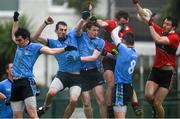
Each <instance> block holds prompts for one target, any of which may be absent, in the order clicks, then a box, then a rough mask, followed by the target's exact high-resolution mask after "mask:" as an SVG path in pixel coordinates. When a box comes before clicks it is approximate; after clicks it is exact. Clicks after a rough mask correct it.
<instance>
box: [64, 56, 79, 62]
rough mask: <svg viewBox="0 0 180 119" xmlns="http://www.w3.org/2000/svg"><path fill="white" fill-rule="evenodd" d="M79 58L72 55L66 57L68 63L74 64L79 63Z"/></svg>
mask: <svg viewBox="0 0 180 119" xmlns="http://www.w3.org/2000/svg"><path fill="white" fill-rule="evenodd" d="M80 60H81V59H80V57H79V56H73V55H69V56H67V61H69V62H75V61H80Z"/></svg>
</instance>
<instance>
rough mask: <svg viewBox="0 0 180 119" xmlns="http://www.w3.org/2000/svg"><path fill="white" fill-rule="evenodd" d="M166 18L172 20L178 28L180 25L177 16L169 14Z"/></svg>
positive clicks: (173, 24)
mask: <svg viewBox="0 0 180 119" xmlns="http://www.w3.org/2000/svg"><path fill="white" fill-rule="evenodd" d="M165 19H167V20H168V21H171V22H172V26H173V27H176V28H177V27H178V20H177V18H175V17H172V16H167V17H166V18H165Z"/></svg>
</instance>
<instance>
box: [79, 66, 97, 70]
mask: <svg viewBox="0 0 180 119" xmlns="http://www.w3.org/2000/svg"><path fill="white" fill-rule="evenodd" d="M95 69H97V67H88V68H83V69H81V71H89V70H95Z"/></svg>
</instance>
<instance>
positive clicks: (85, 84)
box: [80, 68, 104, 91]
mask: <svg viewBox="0 0 180 119" xmlns="http://www.w3.org/2000/svg"><path fill="white" fill-rule="evenodd" d="M80 73H81V76H82V91H88V90H91V89H93V88H94V87H95V86H97V85H102V84H104V79H103V76H102V74H101V73H100V72H99V71H98V69H97V68H93V69H89V70H81V72H80Z"/></svg>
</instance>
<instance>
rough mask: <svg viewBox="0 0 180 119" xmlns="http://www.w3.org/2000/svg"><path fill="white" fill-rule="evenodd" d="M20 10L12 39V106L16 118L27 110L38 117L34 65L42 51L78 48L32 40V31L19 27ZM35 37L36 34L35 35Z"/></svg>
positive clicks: (51, 52)
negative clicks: (49, 45) (56, 45)
mask: <svg viewBox="0 0 180 119" xmlns="http://www.w3.org/2000/svg"><path fill="white" fill-rule="evenodd" d="M18 16H19V13H18V12H14V16H13V18H14V22H13V28H12V39H13V41H14V42H15V44H16V45H17V49H16V53H15V58H14V61H13V70H12V75H13V84H12V93H11V99H10V100H11V106H12V110H13V117H14V118H22V117H23V111H24V108H25V107H26V110H27V112H28V114H29V117H31V118H38V115H37V110H36V97H35V95H36V85H35V80H34V75H33V66H34V63H35V62H36V60H37V58H38V57H39V55H40V54H41V53H44V54H51V55H54V54H59V53H63V52H65V51H71V50H77V48H75V47H74V46H69V45H67V46H65V47H62V48H49V47H46V46H42V45H41V44H39V43H32V42H30V33H29V31H28V30H26V29H24V28H18ZM34 37H35V36H34Z"/></svg>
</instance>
